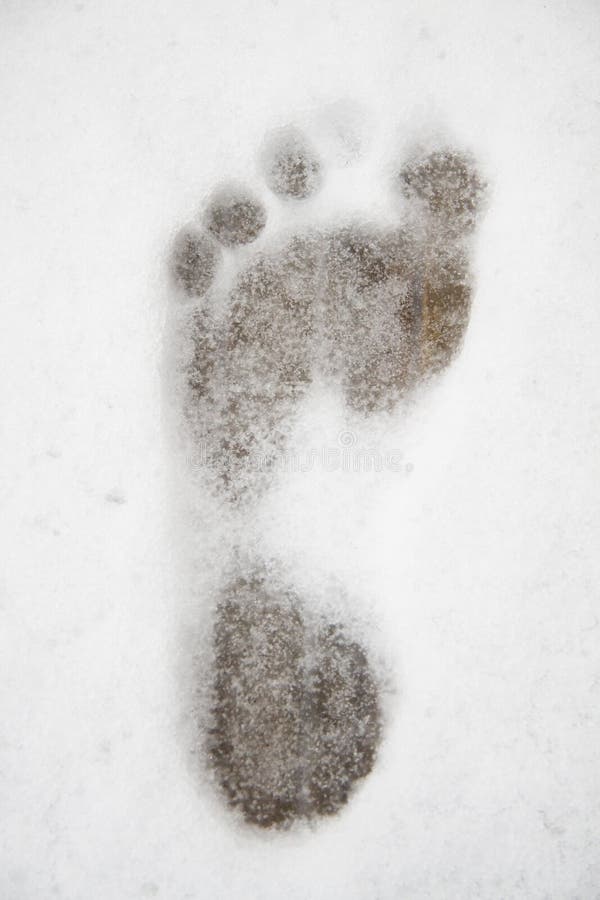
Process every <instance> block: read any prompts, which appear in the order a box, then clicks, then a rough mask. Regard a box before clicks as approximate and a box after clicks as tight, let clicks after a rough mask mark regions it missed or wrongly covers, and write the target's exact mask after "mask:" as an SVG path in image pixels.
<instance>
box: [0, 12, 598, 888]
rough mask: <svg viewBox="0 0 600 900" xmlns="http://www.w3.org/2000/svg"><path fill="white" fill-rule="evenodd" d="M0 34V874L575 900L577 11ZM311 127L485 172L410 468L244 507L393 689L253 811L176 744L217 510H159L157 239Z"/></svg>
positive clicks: (580, 574)
mask: <svg viewBox="0 0 600 900" xmlns="http://www.w3.org/2000/svg"><path fill="white" fill-rule="evenodd" d="M0 24H1V29H0V31H1V37H0V41H1V47H2V50H1V55H0V59H1V62H0V65H1V66H2V73H3V77H2V89H1V90H2V135H3V140H2V142H1V144H0V154H1V157H0V159H1V165H0V185H1V192H2V204H3V210H4V217H3V219H4V228H3V232H4V233H3V241H2V247H3V251H4V252H3V261H2V266H1V267H0V280H1V296H2V298H3V309H4V320H3V328H2V329H1V331H0V341H1V342H2V343H1V355H2V359H3V361H4V364H5V370H4V378H3V380H2V450H3V460H2V481H1V491H2V510H3V516H2V524H3V528H4V534H3V559H4V567H3V569H4V573H3V575H2V580H1V581H0V611H1V615H2V625H1V628H0V636H1V638H0V639H1V640H2V660H3V664H4V666H3V671H4V677H3V681H2V730H1V733H0V778H1V792H2V793H1V801H0V807H1V809H2V857H1V861H2V865H1V866H0V873H1V874H0V897H2V898H7V900H46V898H48V897H58V898H64V900H75V898H86V900H95V898H98V900H129V898H137V897H141V898H143V897H163V898H168V900H172V898H177V900H179V898H181V900H183V898H194V900H195V898H203V900H220V898H223V900H225V898H227V900H242V898H243V900H254V898H256V900H258V898H260V900H263V898H264V900H270V898H280V897H286V898H290V900H320V898H323V900H324V898H328V900H330V898H336V900H337V898H340V900H341V898H343V900H421V898H434V900H446V898H461V900H467V898H478V900H479V898H486V900H487V898H494V900H499V898H511V900H512V898H527V900H533V898H557V900H563V898H569V900H571V898H580V900H591V898H598V897H600V841H599V838H598V835H599V834H600V789H599V787H598V785H599V784H600V765H599V763H600V760H599V752H600V751H599V749H598V748H599V747H600V704H599V699H600V697H599V695H600V660H599V650H598V643H599V638H600V625H599V623H600V610H599V598H598V592H599V589H598V583H599V574H600V573H599V571H598V569H599V566H600V562H599V559H600V555H599V554H598V553H597V542H598V537H599V531H600V527H599V522H600V519H599V512H600V510H599V501H600V479H599V478H598V474H599V473H598V462H597V454H596V453H595V449H596V448H595V439H596V436H597V431H598V424H599V416H600V404H599V399H598V391H597V386H598V384H599V379H600V372H599V371H598V369H599V362H598V351H597V347H598V341H599V338H600V327H599V326H600V311H599V310H598V298H597V294H598V275H599V270H600V267H599V263H598V254H597V247H596V245H597V240H598V231H599V221H598V206H599V203H598V197H599V187H600V185H599V181H600V167H599V166H598V163H597V160H598V153H599V150H600V147H599V143H600V141H599V129H598V116H599V114H600V105H599V100H598V96H599V86H600V85H599V74H600V40H599V39H600V28H599V26H600V7H598V6H597V5H596V4H595V3H593V2H592V0H589V2H583V0H579V2H560V0H554V2H546V3H541V2H536V0H521V2H513V0H508V2H500V0H498V2H485V0H482V2H479V3H477V4H475V3H470V2H468V0H460V2H457V3H450V2H440V0H438V2H434V0H418V2H417V0H406V2H399V0H389V2H388V0H372V2H369V3H358V2H354V0H353V2H345V3H343V2H337V0H331V2H322V0H318V2H316V0H305V2H303V3H292V2H287V0H286V2H283V0H282V2H279V3H278V2H275V0H273V2H271V0H269V2H267V0H252V2H242V0H238V2H227V0H225V2H223V0H221V2H219V3H217V2H214V0H201V2H198V0H195V2H186V0H169V2H166V0H165V2H159V0H146V2H144V3H142V2H129V3H128V2H122V0H121V2H116V0H106V2H104V3H102V4H92V3H86V2H76V3H75V2H74V3H69V2H66V0H64V2H60V3H59V2H56V0H54V2H46V3H42V2H33V0H18V2H12V0H5V2H4V3H3V4H2V7H1V12H0ZM340 100H342V101H343V103H342V105H341V106H340V105H339V101H340ZM353 104H354V105H353ZM363 110H366V112H365V113H364V114H363V112H362V111H363ZM357 111H358V112H357ZM302 115H305V116H308V117H312V120H313V121H314V119H315V117H316V118H317V119H319V117H320V119H319V120H320V121H321V124H322V127H323V129H324V131H325V132H326V131H327V126H328V123H331V122H332V119H335V117H336V116H338V115H339V116H341V117H342V118H343V119H344V121H347V119H348V118H350V119H352V118H353V116H354V118H356V120H357V122H359V124H362V123H363V122H364V123H365V128H364V134H363V143H364V145H365V148H366V149H370V150H371V152H372V153H375V154H378V153H379V154H380V159H381V171H382V172H384V171H385V166H386V165H389V164H390V163H391V161H392V160H393V159H394V153H395V152H396V151H397V150H398V148H400V147H401V146H402V144H403V143H404V142H405V141H406V140H410V137H411V135H412V134H413V133H415V131H418V130H419V129H420V128H421V127H422V126H423V125H424V124H425V125H427V124H428V123H437V122H439V121H441V122H442V123H443V124H444V125H445V126H446V127H447V128H448V129H449V130H450V131H451V133H452V134H453V135H455V136H456V137H457V139H458V140H459V142H460V144H461V145H465V146H467V147H469V148H471V149H473V150H474V151H475V152H476V153H477V154H478V156H479V158H480V160H481V161H482V164H483V166H484V169H485V171H486V174H487V175H488V177H489V178H490V180H491V183H492V185H493V194H492V201H491V205H490V210H489V212H488V214H487V216H486V218H485V220H484V221H483V223H482V227H481V229H480V233H479V237H478V241H477V247H476V272H477V282H478V285H477V292H476V296H475V304H474V310H473V315H472V319H471V325H470V328H469V331H468V335H467V341H466V344H465V347H464V349H463V352H462V354H461V356H460V357H459V359H458V360H457V362H456V363H455V364H454V365H453V367H452V369H451V370H450V371H449V372H447V373H446V375H445V376H444V378H443V379H442V381H441V382H440V384H439V385H438V386H437V387H436V388H435V390H433V391H431V392H429V393H428V394H427V395H426V396H424V397H423V399H422V403H421V404H420V405H419V407H418V408H417V410H416V411H415V412H413V413H412V414H411V416H410V417H409V420H408V421H405V422H404V423H402V422H399V423H397V431H396V433H395V435H394V439H396V437H398V436H399V437H401V440H402V443H401V446H400V449H401V450H402V451H403V453H404V455H405V457H406V459H407V460H408V461H409V462H410V463H411V464H412V466H413V469H412V472H411V473H410V474H409V475H403V476H402V477H397V473H393V474H391V473H387V474H385V475H384V476H382V477H381V478H380V479H377V478H372V477H370V476H369V477H368V478H367V479H366V480H365V481H363V482H361V481H360V479H358V480H357V479H348V480H345V478H344V473H334V474H333V476H331V477H329V478H328V477H327V476H326V474H324V473H323V472H320V473H318V472H317V473H315V474H314V477H310V478H307V479H304V480H302V479H300V478H290V479H288V480H287V482H285V483H284V484H282V485H281V488H280V489H279V490H278V491H276V492H275V493H274V494H273V495H272V496H271V498H270V500H269V502H268V503H265V504H264V506H263V507H262V508H261V511H260V515H259V517H258V518H257V521H256V529H257V535H258V536H257V540H259V541H260V542H261V544H262V545H263V546H264V547H269V548H271V549H272V552H273V553H276V554H279V555H281V556H284V557H285V559H286V562H287V564H288V565H289V566H290V567H292V568H293V569H295V571H296V572H297V578H298V581H299V582H301V581H302V580H303V579H304V580H305V581H306V582H307V584H308V583H309V582H310V581H311V579H312V581H313V582H314V583H318V582H319V581H320V579H321V576H322V577H323V579H325V578H327V577H334V578H337V579H339V581H340V582H342V583H343V584H344V585H346V587H347V588H348V590H349V591H351V592H352V595H353V597H356V598H357V604H358V603H362V604H363V605H364V610H365V615H366V616H367V617H368V619H369V621H370V623H371V626H372V627H373V628H374V629H375V631H378V632H379V633H378V634H377V635H376V636H375V638H374V643H378V645H379V646H380V647H381V653H382V656H383V657H385V659H386V660H388V663H389V666H390V672H391V673H392V674H391V675H390V678H391V679H392V681H393V684H394V687H393V689H391V690H390V695H389V698H388V703H389V706H390V716H389V723H388V731H387V737H386V741H385V743H384V745H383V747H382V752H381V757H380V761H379V763H378V765H377V767H376V769H375V770H374V772H373V773H372V774H371V776H370V777H369V778H368V779H367V781H366V782H365V784H364V786H363V787H362V788H361V790H360V791H359V792H358V793H357V795H356V796H355V797H354V798H353V800H352V802H351V804H350V805H349V806H348V807H347V809H346V810H345V811H344V812H343V814H342V815H340V816H339V817H337V818H335V819H332V820H331V821H328V822H325V823H322V824H321V825H320V826H319V827H318V828H316V829H315V830H313V831H306V830H304V831H303V830H300V831H297V832H294V833H291V834H283V835H282V834H262V833H258V834H257V833H255V832H252V831H248V830H245V829H244V828H243V827H241V826H240V825H239V824H238V823H237V822H236V820H235V819H234V818H232V816H231V814H230V813H228V812H227V811H226V810H224V808H223V805H222V804H221V802H220V801H219V800H218V798H216V797H215V795H214V794H213V793H212V792H211V791H210V790H209V789H207V788H206V787H205V786H203V785H202V784H201V783H199V782H198V781H197V780H194V778H193V777H192V775H191V769H192V768H193V767H190V765H189V764H188V760H187V758H186V757H187V755H189V754H188V751H187V749H186V746H185V740H184V739H182V735H185V729H186V726H185V722H184V720H185V708H186V702H187V700H186V696H185V693H186V689H187V687H186V682H185V678H184V677H182V658H183V657H184V656H185V654H186V652H187V647H188V644H189V643H190V641H191V639H190V637H189V635H190V634H191V631H190V629H191V630H193V628H194V625H193V623H194V621H198V620H197V616H198V615H199V614H200V613H199V610H200V607H201V606H202V604H203V603H204V604H206V603H208V602H210V592H209V591H206V592H204V586H206V585H209V584H210V581H211V578H213V573H212V571H211V568H214V567H215V566H216V565H217V564H218V560H219V556H218V542H219V534H220V531H219V528H220V526H219V525H218V523H217V522H216V518H215V516H216V513H217V512H218V510H214V509H210V508H207V509H206V510H204V511H201V512H200V513H199V523H200V524H202V525H203V528H204V534H203V533H202V531H201V530H197V531H196V532H195V533H194V535H190V528H189V521H186V520H185V517H182V516H180V515H179V513H178V509H180V508H181V507H182V506H183V505H184V502H183V500H182V502H179V501H178V499H177V496H176V495H177V492H178V491H180V492H182V493H185V489H184V487H183V486H182V483H181V482H180V481H178V478H177V476H176V473H175V474H174V473H173V466H172V454H171V444H170V440H169V436H168V428H166V427H165V405H166V404H168V398H167V400H166V399H165V390H164V385H165V377H164V347H163V343H164V342H163V336H164V329H165V321H166V317H167V297H166V292H165V284H164V253H165V248H166V246H167V245H168V243H169V241H170V239H171V236H172V234H173V233H174V230H176V229H177V228H178V227H179V225H181V224H182V223H183V222H184V221H185V220H186V219H187V218H188V217H189V216H190V215H193V214H194V213H195V212H196V210H197V208H198V204H199V202H200V200H201V198H202V197H203V196H204V195H205V194H206V193H207V192H208V191H210V189H211V188H212V186H213V185H214V184H215V183H216V182H218V181H219V180H220V179H221V178H223V177H228V178H229V177H231V178H239V179H242V180H244V179H246V180H248V179H250V180H252V178H254V177H255V176H254V171H253V170H252V172H251V169H252V167H253V166H254V161H255V158H256V152H257V151H258V149H259V148H260V146H261V143H262V140H263V137H264V134H265V132H266V131H268V130H269V129H270V128H271V127H273V126H274V125H278V124H285V123H286V122H288V121H293V120H297V118H298V116H302ZM365 116H366V118H365ZM332 141H333V138H332ZM334 143H335V142H334ZM380 189H381V191H385V180H384V179H383V178H382V181H381V185H380ZM365 199H366V201H367V202H368V199H369V198H368V196H367V197H366V198H365ZM373 202H375V201H373ZM337 414H339V410H338V412H337V413H336V411H335V409H332V413H331V417H330V418H329V419H328V423H329V425H328V427H330V428H331V436H332V437H331V439H332V440H335V435H336V434H339V432H340V430H341V428H343V427H344V423H343V422H342V423H338V422H337V421H336V420H335V415H337ZM390 440H391V438H390ZM394 446H395V445H394ZM284 481H285V479H284ZM184 499H185V498H184ZM211 521H212V522H213V525H214V527H211ZM203 538H204V539H205V540H203ZM196 553H199V554H204V557H203V559H204V560H205V566H206V573H205V580H206V585H204V586H203V584H202V580H201V579H200V580H199V581H198V583H197V585H196V586H195V590H191V589H190V577H189V576H190V572H189V567H188V562H187V560H189V559H190V558H191V556H194V555H195V554H196ZM307 573H310V578H309V577H308V575H307ZM360 614H361V613H360V612H357V615H360ZM186 628H187V629H188V637H187V638H186ZM182 722H183V724H182Z"/></svg>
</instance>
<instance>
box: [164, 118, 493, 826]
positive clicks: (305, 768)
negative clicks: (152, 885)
mask: <svg viewBox="0 0 600 900" xmlns="http://www.w3.org/2000/svg"><path fill="white" fill-rule="evenodd" d="M263 175H264V178H265V181H266V183H267V185H268V187H269V188H270V189H271V191H272V192H273V193H274V194H275V195H277V197H278V198H280V199H281V200H282V201H285V202H288V203H289V202H297V203H302V202H303V201H304V200H305V199H306V198H308V197H310V196H311V195H313V194H314V193H315V192H317V191H319V190H321V189H322V188H324V186H325V182H326V178H325V173H324V171H323V166H322V164H321V161H320V160H319V158H318V156H317V154H316V152H315V151H314V150H313V149H312V148H311V146H310V144H309V143H308V142H307V141H306V139H305V138H304V137H303V136H302V134H301V133H300V132H297V131H295V130H292V129H287V130H285V131H284V132H282V134H281V135H280V137H279V139H278V140H277V141H276V142H275V143H274V144H272V146H271V147H270V150H269V151H268V152H267V153H266V154H265V156H264V158H263ZM395 187H396V188H397V189H398V195H399V201H400V199H402V200H403V202H404V204H405V206H406V207H407V209H408V211H409V216H408V218H407V219H406V223H405V224H404V225H403V224H401V221H400V216H399V224H398V225H397V226H396V227H382V226H378V225H376V224H375V225H370V226H365V225H363V224H354V223H352V222H349V223H347V224H344V225H341V226H336V227H331V228H326V229H325V228H323V229H314V230H303V231H299V232H298V233H296V234H294V235H293V236H292V237H288V238H287V239H286V240H285V241H284V242H281V241H280V243H279V244H277V245H276V246H275V247H274V248H273V247H271V248H269V246H268V244H266V242H265V233H266V229H268V222H267V213H266V208H265V206H264V204H263V203H262V201H261V199H260V198H259V197H258V196H254V194H252V193H251V192H250V191H248V190H247V189H245V188H244V187H243V186H241V185H237V184H232V185H224V186H223V187H221V188H219V189H218V190H217V191H215V193H214V194H213V195H212V197H211V198H210V200H209V202H208V204H207V206H206V208H205V210H204V212H203V216H202V218H201V221H200V222H199V223H198V224H192V225H190V226H188V227H186V228H185V229H183V230H182V231H181V232H180V234H179V235H178V237H177V238H176V240H175V243H174V246H173V249H172V254H171V274H172V279H173V283H174V286H175V288H176V293H177V295H178V300H177V302H181V303H182V304H183V306H182V308H183V310H184V313H183V326H182V331H181V334H182V345H184V346H185V348H186V351H185V353H183V354H182V360H183V361H182V362H181V371H182V373H183V380H184V382H185V386H184V395H185V401H184V410H183V414H184V419H185V421H186V423H187V427H188V429H189V433H190V434H191V435H192V437H193V443H194V446H195V447H197V448H198V453H199V454H201V456H202V461H203V463H204V464H205V466H206V467H207V471H208V472H209V473H212V487H213V489H214V490H215V491H216V492H217V494H219V495H221V496H222V498H223V499H224V501H225V502H227V503H228V504H229V505H230V508H233V509H241V508H244V509H245V510H246V512H247V510H248V508H250V509H251V506H252V502H253V501H254V500H255V499H256V497H257V496H259V495H260V494H261V492H263V491H264V490H266V489H268V485H269V474H268V466H266V465H264V464H263V465H262V466H257V464H256V463H257V460H259V459H260V460H261V461H262V462H263V463H265V462H268V460H269V459H273V458H274V457H275V456H276V454H277V453H278V452H280V451H281V450H282V449H283V448H284V446H285V441H286V434H287V427H288V424H289V421H290V420H291V418H292V417H293V413H294V409H295V407H296V404H297V403H298V401H299V400H300V399H301V398H302V396H303V395H304V394H305V392H306V391H307V389H308V387H309V386H310V384H311V381H312V379H313V378H314V377H315V375H316V374H318V375H319V376H325V377H326V378H329V379H333V380H335V381H337V383H338V384H340V385H341V387H342V389H343V395H344V398H345V402H346V404H347V406H348V408H349V409H350V410H352V411H354V412H355V413H360V414H363V415H364V416H370V415H372V414H375V413H377V412H381V411H382V410H391V409H393V407H394V406H395V405H396V404H397V402H398V401H399V400H400V398H402V397H403V396H406V395H407V394H408V393H409V392H410V391H411V390H412V389H413V388H414V387H415V386H416V385H417V384H418V383H419V382H421V381H422V380H423V379H425V378H427V377H428V376H430V375H432V374H435V373H438V372H440V371H441V370H442V369H443V368H444V367H446V366H447V365H448V364H449V362H450V361H451V360H452V358H453V357H454V355H455V354H456V353H457V351H458V350H459V348H460V345H461V342H462V339H463V335H464V332H465V329H466V327H467V323H468V319H469V311H470V303H471V282H470V275H469V237H470V235H471V233H472V231H473V229H474V227H475V224H476V221H477V215H478V212H479V210H480V208H481V206H482V201H483V197H484V193H485V185H484V182H483V181H482V179H481V177H480V176H479V174H478V172H477V167H476V164H475V161H474V159H473V158H472V157H471V156H470V155H469V154H466V153H462V152H459V151H458V150H455V149H453V148H451V147H442V148H439V149H436V150H433V151H429V152H426V153H420V154H419V153H416V154H415V155H414V156H412V157H411V158H409V159H407V160H405V162H404V164H403V165H401V166H399V167H398V170H397V176H396V186H395ZM259 238H261V240H260V241H259V249H257V250H256V251H255V252H254V253H250V255H248V251H247V250H243V248H244V247H245V246H246V245H249V244H252V243H253V242H255V241H257V240H258V239H259ZM275 238H277V235H275ZM222 247H225V248H227V249H228V251H229V253H230V254H231V253H232V252H233V253H235V252H238V253H240V255H243V260H244V261H243V262H242V263H241V264H240V265H239V266H238V275H237V276H236V277H235V278H234V279H233V281H232V282H231V280H230V283H227V282H226V281H225V285H223V280H222V279H221V271H222ZM208 480H209V481H210V479H208ZM213 647H214V664H213V673H212V676H211V677H212V695H211V699H212V708H211V717H210V723H209V726H208V728H207V732H208V734H207V735H206V736H205V741H204V744H203V746H204V749H205V755H206V759H207V761H208V764H209V766H210V767H211V768H212V770H213V772H214V774H215V776H216V779H217V781H218V783H219V785H220V787H221V789H222V791H223V793H224V796H225V797H226V799H227V801H228V803H229V804H230V805H231V806H233V807H235V808H238V809H239V810H240V811H241V813H242V814H243V816H244V818H245V819H246V821H247V822H249V823H252V824H255V825H258V826H261V827H263V828H269V827H272V826H278V827H281V826H287V825H289V824H291V823H293V822H294V821H297V820H299V819H314V818H316V817H318V816H324V815H331V814H334V813H336V812H337V811H338V810H339V809H341V807H343V806H344V805H345V804H346V802H347V800H348V798H349V796H350V794H351V792H352V788H353V786H354V785H355V782H357V781H358V780H360V779H362V778H364V777H365V776H366V775H367V774H368V773H369V772H370V771H371V769H372V766H373V764H374V761H375V758H376V754H377V747H378V744H379V741H380V737H381V708H380V697H379V690H378V686H377V681H376V678H375V677H374V674H373V672H372V670H371V666H370V664H369V661H368V659H367V656H366V652H365V651H364V649H363V648H361V647H360V646H359V644H358V643H357V642H356V641H354V640H351V639H350V638H349V637H348V636H347V634H346V631H345V629H344V626H343V624H341V623H338V622H333V623H332V622H326V621H323V620H322V619H320V618H319V617H318V616H317V615H313V614H312V611H310V610H309V602H305V601H303V600H302V599H301V598H300V597H298V596H297V594H296V593H295V591H294V590H293V588H291V587H290V588H282V587H281V586H280V585H279V584H275V583H272V582H271V581H270V578H269V574H268V573H267V570H266V568H265V567H264V565H262V564H261V562H260V560H257V561H256V564H252V565H251V566H250V567H248V570H247V571H246V570H243V571H239V572H238V573H237V574H236V576H235V577H234V578H233V579H232V580H230V582H229V583H228V584H226V586H225V587H224V588H223V590H222V593H221V596H220V597H219V598H218V600H217V610H216V624H215V631H214V637H213Z"/></svg>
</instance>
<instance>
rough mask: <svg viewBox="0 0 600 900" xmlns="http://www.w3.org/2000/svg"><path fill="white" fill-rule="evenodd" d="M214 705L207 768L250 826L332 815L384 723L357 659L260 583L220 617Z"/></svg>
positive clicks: (326, 629) (343, 642) (360, 774)
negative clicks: (381, 720)
mask: <svg viewBox="0 0 600 900" xmlns="http://www.w3.org/2000/svg"><path fill="white" fill-rule="evenodd" d="M212 699H213V706H212V725H211V728H210V733H209V743H208V755H209V761H210V763H211V766H212V768H213V770H214V772H215V774H216V777H217V780H218V782H219V784H220V786H221V788H222V789H223V791H224V792H225V795H226V796H227V799H228V802H229V803H230V805H231V806H233V807H235V808H238V809H239V810H241V812H242V814H243V816H244V818H245V820H246V821H247V822H249V823H251V824H253V825H258V826H260V827H262V828H270V827H273V826H275V827H280V828H281V827H285V826H287V825H290V824H291V823H292V822H294V821H296V820H298V819H300V818H304V819H312V818H314V817H316V816H326V815H333V814H334V813H336V812H337V811H338V810H339V809H340V808H341V807H342V806H344V804H345V803H346V802H347V800H348V797H349V794H350V792H351V790H352V787H353V785H354V784H355V782H356V781H357V780H358V779H361V778H364V777H365V776H366V775H368V773H369V772H370V771H371V768H372V766H373V763H374V760H375V755H376V749H377V745H378V743H379V737H380V728H381V726H380V718H381V717H380V709H379V703H378V690H377V686H376V684H375V681H374V679H373V677H372V675H371V673H370V670H369V665H368V663H367V660H366V657H365V654H364V652H363V650H362V649H361V648H360V647H359V645H358V644H357V643H355V642H354V641H352V640H350V639H349V638H347V637H346V636H345V634H344V631H343V629H342V627H341V626H338V625H327V624H324V623H318V622H317V623H315V622H313V621H310V623H309V620H308V619H307V618H306V617H305V616H304V615H303V612H302V608H301V604H300V601H299V599H298V598H297V597H296V596H295V595H294V594H293V593H292V592H289V591H287V592H286V591H282V590H281V588H279V587H277V588H276V589H271V588H270V587H269V586H268V585H267V583H266V582H265V580H264V579H263V578H262V576H261V575H259V574H256V573H255V574H254V575H251V576H248V577H245V578H242V577H240V578H238V579H237V580H235V581H234V582H233V583H231V584H230V585H229V587H228V588H227V590H226V591H225V592H224V595H223V598H222V600H221V602H220V604H219V607H218V609H217V622H216V629H215V679H214V685H213V698H212Z"/></svg>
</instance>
